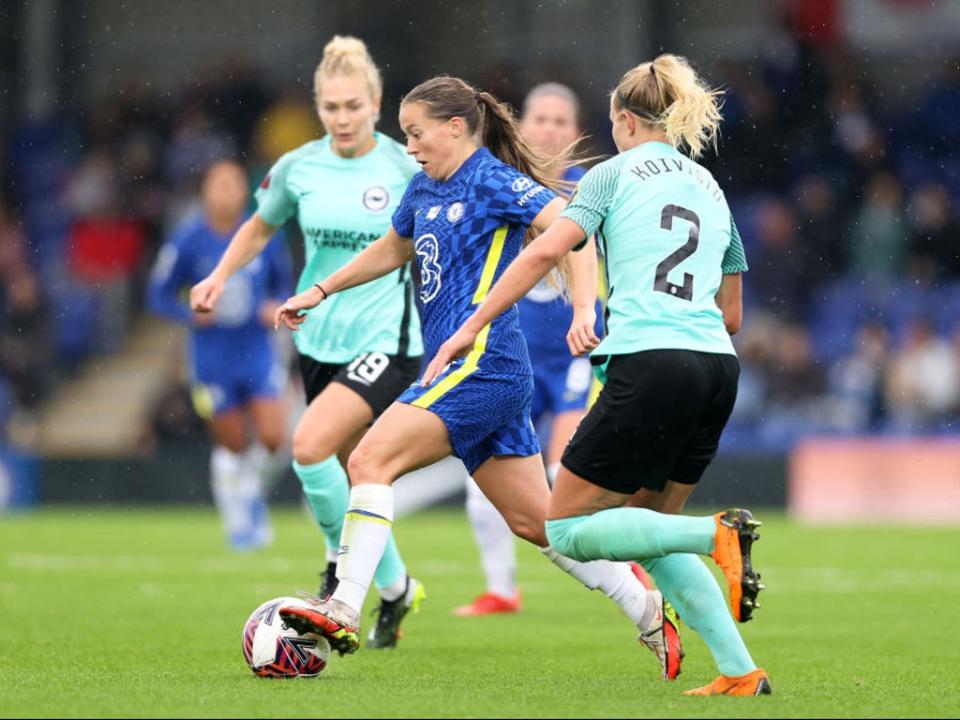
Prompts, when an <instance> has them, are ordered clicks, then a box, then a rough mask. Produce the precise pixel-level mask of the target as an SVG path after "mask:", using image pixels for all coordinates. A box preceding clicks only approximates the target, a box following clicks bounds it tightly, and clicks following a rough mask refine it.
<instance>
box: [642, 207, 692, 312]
mask: <svg viewBox="0 0 960 720" xmlns="http://www.w3.org/2000/svg"><path fill="white" fill-rule="evenodd" d="M675 217H677V218H680V219H681V220H686V221H687V222H688V223H690V235H689V236H688V237H687V241H686V242H685V243H684V244H683V245H681V246H680V247H679V248H677V249H676V250H674V251H673V252H672V253H670V254H669V255H667V256H666V257H665V258H664V259H663V260H661V261H660V264H659V265H657V274H656V277H655V278H654V280H653V289H654V290H656V291H657V292H662V293H666V294H667V295H672V296H673V297H677V298H680V299H681V300H693V275H691V274H690V273H688V272H685V273H684V274H683V285H677V284H675V283H672V282H670V281H669V280H667V275H668V274H669V273H670V271H671V270H673V269H674V268H675V267H676V266H677V265H679V264H680V263H682V262H683V261H684V260H686V259H687V258H688V257H690V256H691V255H693V253H694V252H695V251H696V249H697V246H698V245H699V244H700V218H699V217H697V214H696V213H695V212H693V210H687V209H686V208H685V207H680V206H679V205H664V206H663V211H662V212H661V213H660V227H661V229H663V230H673V219H674V218H675Z"/></svg>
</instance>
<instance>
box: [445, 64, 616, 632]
mask: <svg viewBox="0 0 960 720" xmlns="http://www.w3.org/2000/svg"><path fill="white" fill-rule="evenodd" d="M579 117H580V100H579V98H577V95H576V93H574V91H573V90H571V89H570V88H569V87H567V86H566V85H562V84H560V83H552V82H551V83H543V84H541V85H537V86H536V87H534V88H533V89H532V90H531V91H530V92H529V93H527V96H526V98H525V99H524V101H523V115H522V116H521V118H520V132H521V133H522V135H523V138H524V140H525V141H526V142H527V143H528V144H529V145H530V147H531V148H533V149H534V150H537V151H538V152H540V153H542V154H543V155H544V156H546V157H558V156H561V155H562V154H563V153H564V152H565V151H567V150H569V148H570V147H571V146H572V145H573V143H575V142H576V141H577V139H578V138H579V137H580V135H581V129H580V122H579ZM584 172H586V171H585V170H584V169H583V168H581V167H577V166H572V167H568V168H566V169H561V168H559V167H558V168H557V169H556V170H555V171H554V173H553V175H554V177H552V179H553V180H564V181H566V182H569V183H576V182H577V181H578V180H579V179H580V178H581V177H583V174H584ZM517 306H518V307H519V309H520V329H521V331H522V332H523V336H524V338H525V339H526V341H527V348H528V349H529V351H530V362H531V364H532V365H533V401H532V405H531V408H530V418H531V420H533V423H534V426H536V427H537V429H538V431H539V434H540V441H541V445H543V447H544V457H545V461H546V466H547V479H548V480H549V481H550V482H551V483H552V482H553V476H554V475H555V474H556V471H557V468H558V467H559V465H560V456H561V454H562V453H563V448H564V447H565V446H566V442H567V440H569V439H570V437H571V436H572V435H573V431H574V430H576V428H577V424H578V423H579V422H580V419H581V418H582V417H583V414H584V412H585V408H586V406H587V396H588V394H589V392H590V387H591V383H592V382H593V372H592V371H591V369H590V361H589V360H588V359H586V358H582V357H574V356H572V355H571V354H570V350H569V349H568V347H567V343H566V340H565V334H566V331H567V329H568V328H569V327H570V325H571V322H573V323H576V322H577V320H578V318H577V317H576V315H577V314H578V313H579V314H581V315H584V316H585V318H586V320H585V322H587V323H589V322H591V320H590V317H594V318H595V319H594V321H593V322H595V325H596V328H595V330H596V332H597V334H598V335H599V334H601V326H602V321H601V320H600V317H599V316H600V308H599V305H598V306H596V307H587V308H577V307H572V306H571V303H570V302H569V301H568V300H566V299H564V297H563V295H562V293H561V291H560V288H559V287H557V286H556V284H555V283H554V284H551V283H548V282H547V281H546V280H541V281H540V282H539V283H537V286H536V287H534V288H533V290H531V291H530V292H529V293H527V295H526V297H524V298H522V299H521V300H520V302H518V303H517ZM591 314H592V315H591ZM466 507H467V517H468V518H469V519H470V525H471V526H472V528H473V534H474V538H475V539H476V543H477V548H478V549H479V550H480V561H481V565H482V567H483V572H484V575H485V577H486V583H487V589H486V592H484V593H483V594H482V595H480V596H479V597H477V598H476V599H475V600H474V601H473V602H471V603H470V604H469V605H464V606H462V607H458V608H456V609H455V610H454V614H455V615H460V616H473V615H488V614H493V613H512V612H517V611H518V610H520V591H519V588H518V587H517V579H516V575H517V558H516V549H515V547H514V535H513V533H512V532H511V531H510V527H509V526H508V525H507V523H506V521H505V520H504V519H503V516H502V515H500V513H499V512H498V511H497V509H496V508H495V507H494V506H493V503H491V502H490V501H489V500H488V499H487V496H486V495H484V494H483V492H481V490H480V488H479V487H478V486H477V484H476V483H475V482H474V481H473V479H472V478H469V477H468V478H467V502H466Z"/></svg>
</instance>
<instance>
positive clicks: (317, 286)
mask: <svg viewBox="0 0 960 720" xmlns="http://www.w3.org/2000/svg"><path fill="white" fill-rule="evenodd" d="M313 286H314V287H315V288H316V289H317V290H319V291H320V292H322V293H323V299H324V300H326V299H327V298H328V297H330V296H329V294H327V291H326V290H324V289H323V286H322V285H321V284H320V283H314V284H313Z"/></svg>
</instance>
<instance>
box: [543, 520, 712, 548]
mask: <svg viewBox="0 0 960 720" xmlns="http://www.w3.org/2000/svg"><path fill="white" fill-rule="evenodd" d="M715 532H716V522H715V521H714V519H713V517H712V516H708V517H689V516H686V515H667V514H665V513H658V512H654V511H653V510H647V509H646V508H626V507H620V508H611V509H609V510H601V511H600V512H598V513H594V514H593V515H581V516H579V517H573V518H564V519H562V520H548V521H547V538H548V539H549V540H550V546H551V547H552V548H553V549H554V550H556V551H557V552H558V553H560V554H561V555H566V556H567V557H570V558H573V559H574V560H581V561H587V560H601V559H602V560H623V561H630V560H644V559H646V558H653V557H662V556H664V555H668V554H670V553H678V552H680V553H697V554H698V555H709V554H710V552H711V551H712V549H713V536H714V533H715Z"/></svg>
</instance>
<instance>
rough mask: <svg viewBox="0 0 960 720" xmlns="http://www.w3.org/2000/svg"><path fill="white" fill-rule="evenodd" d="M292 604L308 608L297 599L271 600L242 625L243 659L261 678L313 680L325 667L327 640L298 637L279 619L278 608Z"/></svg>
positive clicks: (315, 637) (328, 645) (328, 644)
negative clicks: (309, 678) (307, 678)
mask: <svg viewBox="0 0 960 720" xmlns="http://www.w3.org/2000/svg"><path fill="white" fill-rule="evenodd" d="M291 605H295V606H300V607H304V608H309V607H311V605H310V603H308V602H307V601H306V600H301V599H300V598H295V597H278V598H274V599H273V600H267V601H266V602H265V603H263V604H262V605H261V606H260V607H258V608H257V609H256V610H254V611H253V612H252V613H251V614H250V617H249V618H248V619H247V622H246V624H245V625H244V626H243V657H244V659H245V660H246V661H247V665H248V666H249V667H250V669H251V670H252V671H253V672H254V673H256V674H257V675H259V676H260V677H281V678H292V677H316V676H317V675H319V674H320V673H321V672H322V671H323V669H324V668H325V667H326V666H327V658H328V657H330V643H328V642H327V639H326V638H324V637H321V636H320V635H315V634H313V633H308V634H306V635H301V634H300V633H298V632H297V631H296V630H294V629H292V628H289V627H287V626H286V625H285V624H284V622H283V620H282V619H281V617H280V608H281V607H288V606H291Z"/></svg>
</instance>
